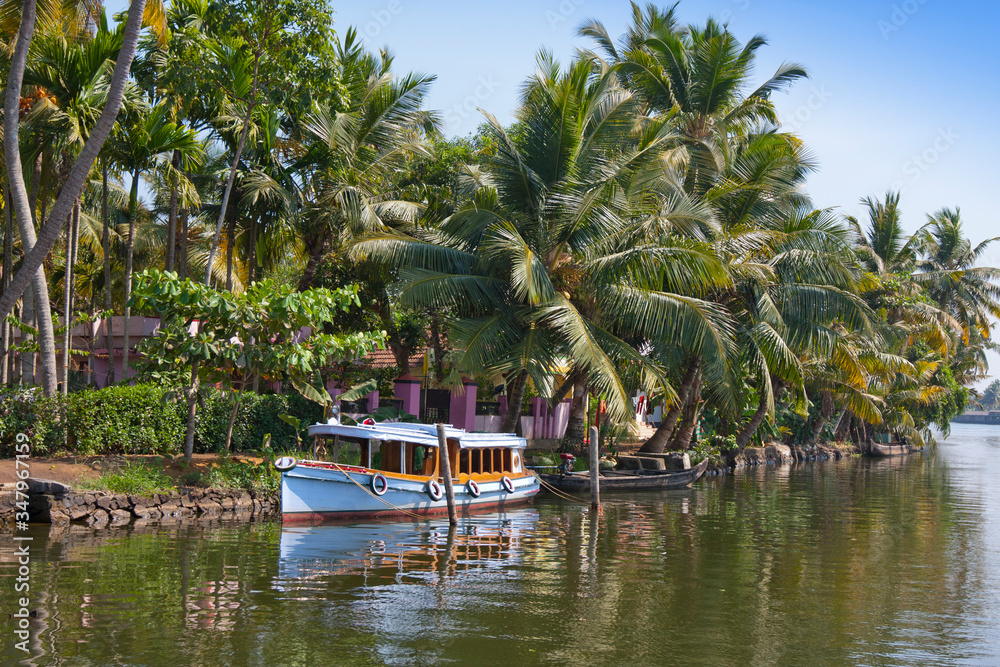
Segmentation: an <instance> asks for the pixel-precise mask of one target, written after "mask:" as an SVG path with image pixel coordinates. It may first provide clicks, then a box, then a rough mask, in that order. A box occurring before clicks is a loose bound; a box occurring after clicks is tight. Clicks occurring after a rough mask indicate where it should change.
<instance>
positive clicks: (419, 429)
mask: <svg viewBox="0 0 1000 667" xmlns="http://www.w3.org/2000/svg"><path fill="white" fill-rule="evenodd" d="M331 421H332V420H331ZM444 430H445V435H446V436H447V437H448V438H449V439H455V440H457V441H458V444H459V446H460V447H463V448H466V449H476V448H485V447H511V448H513V449H524V448H525V447H526V446H527V442H526V441H525V439H524V438H521V437H518V436H516V435H514V434H513V433H469V432H467V431H466V430H465V429H464V428H455V427H454V426H450V425H446V426H445V427H444ZM309 435H312V436H335V435H339V436H342V437H345V438H358V439H361V440H366V439H367V440H381V441H387V440H400V441H402V442H412V443H414V444H418V445H427V446H428V447H437V446H438V439H437V426H435V425H434V424H416V423H412V422H381V423H379V424H373V425H365V424H357V425H355V426H348V425H346V424H339V423H336V422H334V423H326V424H313V425H312V426H310V427H309Z"/></svg>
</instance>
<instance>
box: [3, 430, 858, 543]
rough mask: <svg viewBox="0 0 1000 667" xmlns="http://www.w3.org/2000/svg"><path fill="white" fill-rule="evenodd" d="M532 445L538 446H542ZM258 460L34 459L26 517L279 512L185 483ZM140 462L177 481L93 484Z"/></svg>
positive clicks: (747, 462)
mask: <svg viewBox="0 0 1000 667" xmlns="http://www.w3.org/2000/svg"><path fill="white" fill-rule="evenodd" d="M638 446H639V443H636V444H635V446H634V447H628V446H626V447H624V448H623V451H622V453H621V455H620V456H619V458H628V459H641V461H640V462H638V463H637V465H638V466H641V467H644V468H645V467H657V468H662V467H663V466H664V460H665V458H664V457H663V455H659V456H656V457H646V456H642V455H639V456H636V454H638V452H636V451H635V450H637V449H638ZM535 451H536V453H539V450H535ZM541 451H545V450H541ZM626 452H627V453H626ZM860 454H862V451H861V449H860V448H859V447H858V446H856V445H854V444H851V443H826V444H814V445H810V444H806V445H783V444H780V443H771V444H768V445H766V446H763V447H748V448H746V449H744V450H742V451H741V452H733V453H731V454H726V453H723V454H722V455H721V456H720V463H718V464H715V465H710V466H709V469H708V471H706V475H725V474H727V473H733V472H737V471H739V470H742V469H745V468H754V467H758V466H770V465H786V464H792V463H802V462H808V461H826V460H840V459H843V458H846V457H850V456H858V455H860ZM262 463H263V461H262V460H261V459H259V458H253V457H233V458H229V457H220V456H217V455H214V454H199V455H195V457H194V458H193V459H192V461H191V463H187V462H185V461H183V459H178V460H173V461H171V462H169V463H168V464H166V465H164V464H163V459H162V458H161V457H156V456H152V457H150V456H134V457H87V458H79V457H69V458H62V459H33V460H32V461H31V472H32V473H33V476H32V477H31V478H29V479H28V480H27V485H28V498H29V500H28V513H29V519H30V521H31V522H34V523H49V524H53V525H68V524H70V523H80V524H85V525H87V526H91V527H94V528H106V527H109V526H124V525H129V524H135V525H145V524H146V523H149V522H155V521H162V522H169V521H177V520H181V519H216V518H219V519H228V520H237V521H239V520H244V521H246V520H252V519H257V518H262V517H264V516H268V515H276V514H278V513H280V511H281V496H280V491H279V490H274V491H269V490H262V489H252V488H251V489H233V488H214V487H211V486H209V487H200V486H191V485H185V484H183V483H182V482H183V481H184V480H186V479H193V478H195V479H201V478H206V477H208V476H209V475H210V474H211V471H212V470H213V469H214V468H215V467H217V466H219V465H220V464H231V465H232V464H235V465H243V466H248V467H249V468H250V469H253V468H254V467H263V466H262V465H261V464H262ZM138 464H144V465H147V466H150V465H155V466H157V470H159V471H162V472H163V474H164V475H165V476H166V477H168V478H169V479H170V480H172V481H173V483H174V484H175V485H176V488H164V489H161V490H159V491H157V492H155V493H128V492H123V493H115V492H113V491H110V490H106V489H95V488H93V487H94V485H95V484H99V483H100V480H101V478H102V475H103V474H105V473H106V472H108V471H114V470H117V469H121V468H122V467H123V466H128V465H138ZM647 464H648V465H647ZM16 480H17V475H16V471H15V463H14V461H12V460H3V461H0V530H10V529H11V528H12V527H13V525H14V519H15V512H16V511H17V509H18V508H17V498H16V494H15V490H16Z"/></svg>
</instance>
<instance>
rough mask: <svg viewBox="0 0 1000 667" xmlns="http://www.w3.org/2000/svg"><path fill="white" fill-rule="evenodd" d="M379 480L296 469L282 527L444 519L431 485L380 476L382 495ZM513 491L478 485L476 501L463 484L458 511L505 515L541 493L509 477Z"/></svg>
mask: <svg viewBox="0 0 1000 667" xmlns="http://www.w3.org/2000/svg"><path fill="white" fill-rule="evenodd" d="M377 474H380V473H379V472H378V471H375V470H366V469H357V468H354V469H341V470H337V469H330V468H327V467H312V466H308V465H302V464H300V465H297V466H296V467H294V468H292V469H291V470H287V471H285V472H283V473H282V474H281V514H282V521H283V522H284V523H320V522H323V521H328V520H334V519H360V518H373V517H385V518H400V517H406V516H407V515H408V514H417V515H421V516H425V515H426V516H431V515H436V514H446V513H447V512H448V503H447V501H446V500H445V498H444V496H442V497H441V498H440V499H438V500H434V499H433V498H431V496H430V494H429V493H428V491H427V480H418V479H403V478H398V477H395V476H393V475H392V474H391V473H381V474H382V476H383V477H384V478H385V480H386V490H385V493H384V495H381V496H378V495H376V494H375V493H374V492H373V491H372V478H373V477H375V476H376V475H377ZM511 481H512V482H513V487H514V490H513V491H512V492H508V491H507V490H506V489H504V488H503V486H502V485H501V483H500V481H499V480H497V481H488V482H486V481H484V482H479V491H480V495H479V497H478V498H476V497H474V496H473V495H472V494H471V493H470V492H469V489H468V488H467V486H466V485H465V484H458V483H456V484H455V508H456V509H457V510H458V511H459V512H461V513H467V512H472V511H480V510H490V509H504V508H507V507H513V506H515V505H519V504H521V503H526V502H528V501H530V500H531V499H532V498H533V497H534V496H535V494H537V493H538V490H539V483H538V480H537V479H535V478H534V477H533V476H530V477H513V476H512V477H511Z"/></svg>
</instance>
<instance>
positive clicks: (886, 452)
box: [868, 442, 921, 457]
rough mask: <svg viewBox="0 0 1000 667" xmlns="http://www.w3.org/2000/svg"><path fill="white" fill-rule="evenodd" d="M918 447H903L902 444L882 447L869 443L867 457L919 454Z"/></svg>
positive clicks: (875, 443) (881, 445) (878, 444)
mask: <svg viewBox="0 0 1000 667" xmlns="http://www.w3.org/2000/svg"><path fill="white" fill-rule="evenodd" d="M920 449H921V448H920V447H914V446H913V445H904V444H902V443H897V444H889V445H883V444H880V443H877V442H873V443H871V448H870V449H869V451H868V455H869V456H879V457H881V456H903V455H905V454H912V453H914V452H919V451H920Z"/></svg>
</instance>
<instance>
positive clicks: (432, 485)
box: [427, 479, 444, 500]
mask: <svg viewBox="0 0 1000 667" xmlns="http://www.w3.org/2000/svg"><path fill="white" fill-rule="evenodd" d="M427 495H429V496H430V497H431V500H441V498H443V497H444V491H442V490H441V485H440V484H438V481H437V480H436V479H432V480H431V481H429V482H427Z"/></svg>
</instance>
